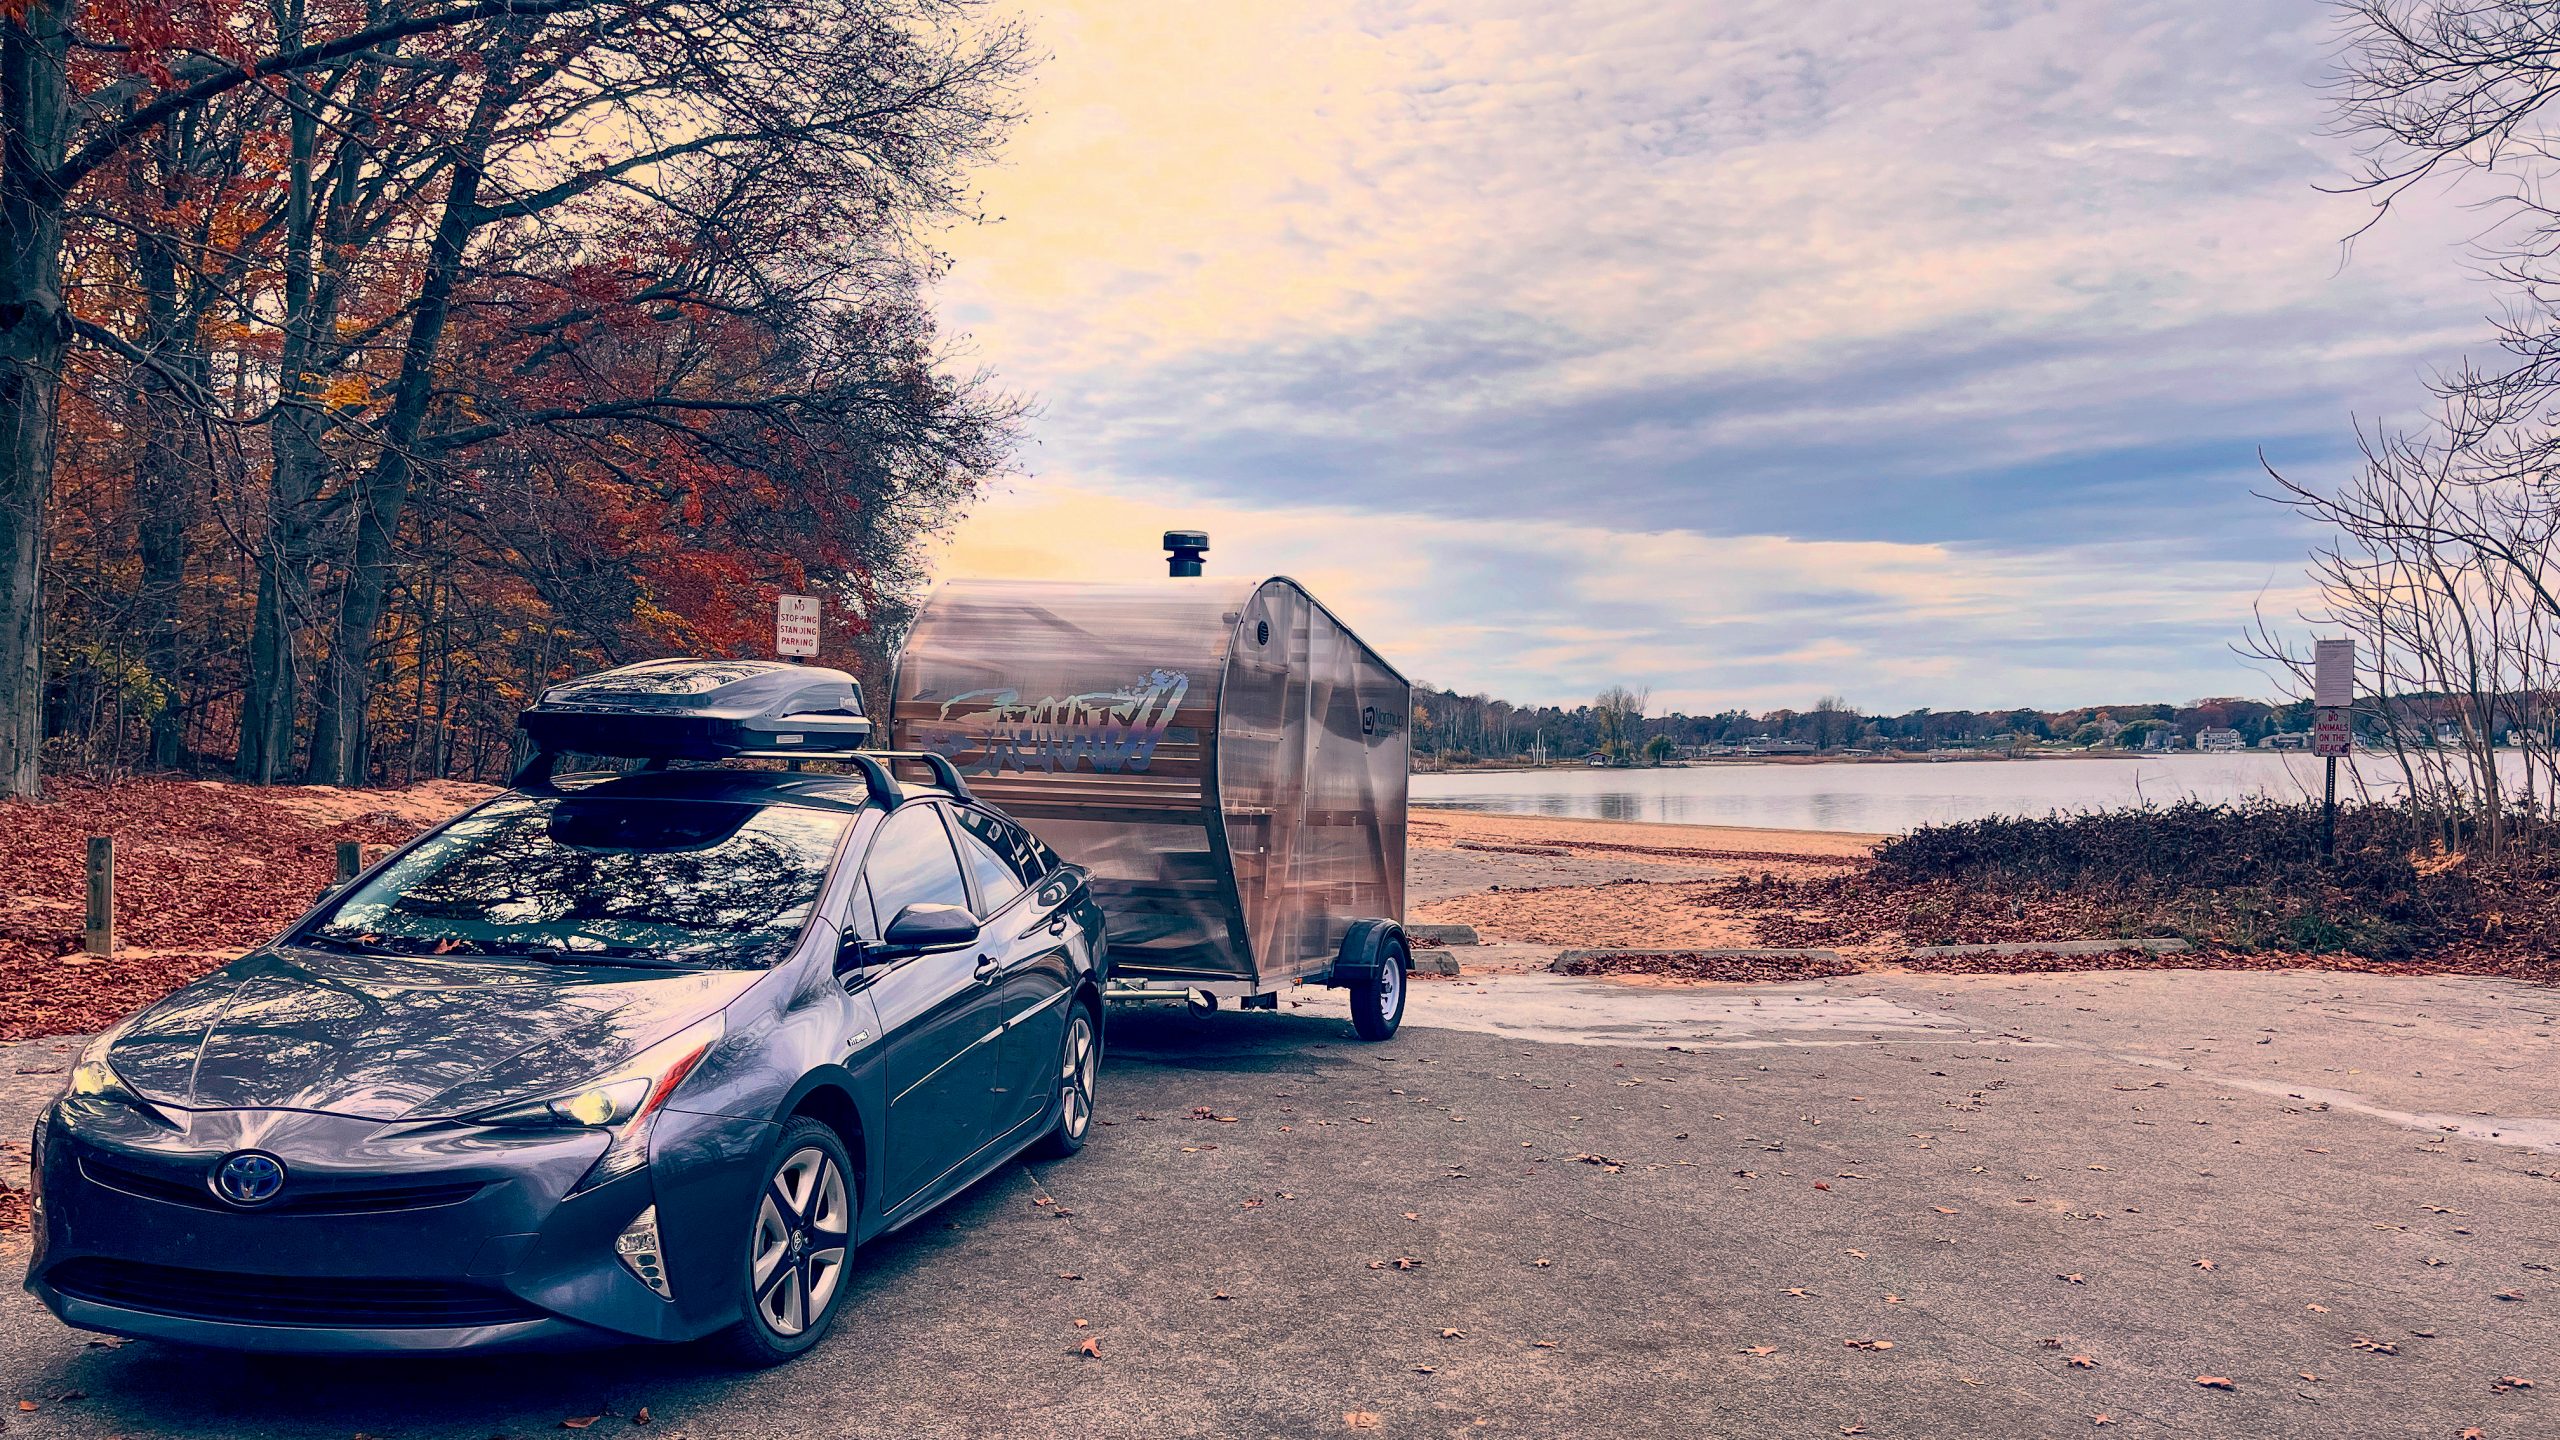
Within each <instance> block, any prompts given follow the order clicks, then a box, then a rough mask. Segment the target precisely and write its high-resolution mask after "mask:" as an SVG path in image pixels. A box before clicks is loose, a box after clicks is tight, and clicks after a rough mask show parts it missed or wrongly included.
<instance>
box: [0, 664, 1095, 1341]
mask: <svg viewBox="0 0 2560 1440" xmlns="http://www.w3.org/2000/svg"><path fill="white" fill-rule="evenodd" d="M860 708H861V707H860V691H859V688H858V687H856V686H855V685H854V684H853V682H852V680H851V678H850V677H848V676H845V675H843V674H841V673H840V672H835V671H828V670H822V669H814V668H811V667H802V666H789V665H776V664H765V663H758V662H703V661H658V662H651V663H649V664H646V665H640V666H631V667H625V668H624V669H622V670H616V671H607V672H605V673H603V674H601V675H596V676H589V677H586V678H585V679H583V680H581V681H575V682H571V683H570V684H568V685H564V686H561V687H556V688H555V689H554V690H552V691H551V692H550V693H549V694H547V695H546V696H545V697H544V699H543V703H542V704H541V705H539V706H537V707H536V708H535V710H533V711H529V712H528V713H527V716H526V728H527V730H528V731H529V732H530V733H531V734H532V736H533V739H534V742H535V744H536V746H537V747H538V753H537V754H536V758H535V760H534V762H533V763H532V764H530V765H528V766H527V767H526V769H525V771H524V773H522V774H520V775H519V776H518V778H517V781H516V783H515V785H514V786H513V787H511V788H510V789H509V790H508V791H507V792H506V793H505V794H503V795H501V796H499V797H498V798H496V799H493V800H491V801H489V802H488V803H486V804H483V805H481V806H480V807H478V808H477V809H474V810H472V811H470V812H468V813H467V814H464V815H462V816H460V817H459V818H457V819H455V820H453V821H451V822H449V823H447V824H445V825H444V826H442V827H440V828H438V829H436V830H434V831H432V832H430V833H429V834H427V835H425V836H423V837H421V838H420V839H418V840H417V841H415V842H413V843H412V844H410V845H409V846H407V847H405V848H404V849H402V850H400V851H398V852H396V853H394V854H393V855H391V856H390V857H388V858H386V859H385V860H384V861H382V862H381V863H380V864H378V865H376V866H375V867H373V869H371V870H370V871H369V872H367V873H366V874H364V875H362V876H360V877H358V878H357V879H356V880H354V881H352V882H351V883H349V884H348V885H346V886H345V887H344V888H343V889H341V890H340V891H339V892H338V893H336V894H334V895H332V896H330V897H328V898H327V899H326V900H325V901H324V902H323V903H322V904H321V905H320V906H319V907H318V908H317V909H315V910H314V911H312V913H311V914H310V915H308V916H306V917H305V918H304V919H303V920H302V921H301V922H300V923H298V924H297V925H295V926H294V927H293V929H292V930H291V931H289V932H288V933H286V934H285V935H284V936H282V937H281V938H279V939H278V940H276V941H275V942H274V943H272V944H270V945H268V946H266V947H264V948H262V949H260V950H258V951H256V952H254V953H252V954H250V955H248V956H246V957H245V958H243V959H241V960H239V961H237V962H235V963H233V964H231V965H229V966H227V967H225V968H224V969H222V970H221V971H219V972H217V973H215V974H213V975H210V976H207V977H206V978H204V979H202V980H199V981H197V982H196V983H194V984H192V985H189V986H187V987H186V988H184V989H182V990H179V991H178V992H177V993H175V994H173V995H171V996H169V997H168V998H167V999H165V1000H162V1001H160V1002H159V1003H158V1004H156V1005H153V1006H151V1007H150V1008H149V1009H147V1010H144V1011H143V1012H142V1013H140V1014H138V1015H136V1016H134V1017H133V1018H131V1019H129V1020H127V1021H125V1022H124V1023H122V1024H120V1025H118V1026H116V1027H115V1028H114V1029H112V1030H110V1031H108V1032H107V1033H105V1034H103V1035H101V1036H99V1037H98V1038H97V1039H96V1040H95V1041H94V1042H92V1043H91V1044H90V1045H89V1046H88V1047H87V1049H86V1050H85V1052H84V1053H83V1054H82V1055H81V1056H80V1059H79V1061H78V1064H77V1065H76V1067H75V1068H74V1069H73V1071H72V1073H71V1079H70V1084H69V1087H68V1088H67V1090H66V1091H65V1093H64V1094H63V1095H62V1097H61V1098H60V1099H59V1100H57V1101H56V1102H55V1103H54V1104H53V1106H52V1107H51V1108H50V1109H49V1110H48V1111H47V1112H46V1113H45V1115H44V1116H43V1118H42V1119H41V1120H40V1121H39V1122H38V1124H37V1128H36V1137H35V1145H36V1153H35V1171H36V1176H37V1182H38V1183H37V1189H36V1196H35V1209H36V1224H35V1231H36V1251H35V1256H34V1260H33V1263H32V1264H31V1265H30V1266H29V1269H28V1274H27V1284H28V1287H29V1288H30V1289H32V1290H33V1291H34V1292H35V1293H36V1294H37V1295H39V1296H40V1297H42V1298H43V1300H44V1301H45V1303H46V1304H48V1305H49V1306H51V1307H52V1308H53V1311H54V1313H56V1314H57V1315H59V1316H61V1317H62V1318H63V1319H64V1320H65V1321H67V1322H69V1323H70V1324H73V1325H76V1326H80V1327H82V1328H85V1329H90V1330H101V1331H108V1332H112V1333H116V1334H122V1335H135V1336H146V1337H156V1338H162V1339H169V1340H177V1341H184V1342H189V1343H193V1344H200V1345H211V1346H223V1347H231V1348H238V1349H251V1350H272V1351H300V1352H312V1353H325V1352H339V1353H344V1352H422V1351H445V1350H462V1349H480V1348H494V1347H509V1346H535V1345H545V1344H562V1343H577V1342H581V1341H598V1340H605V1341H611V1340H653V1341H681V1340H690V1339H695V1338H697V1337H703V1336H711V1335H718V1336H721V1337H722V1338H723V1340H724V1341H725V1343H727V1344H728V1345H730V1346H731V1347H733V1348H734V1350H735V1351H736V1352H737V1353H738V1355H739V1356H740V1357H742V1358H743V1359H745V1360H747V1361H749V1362H751V1363H766V1364H769V1363H774V1362H778V1361H781V1360H785V1359H788V1358H790V1357H791V1356H793V1355H795V1354H798V1353H799V1352H801V1351H803V1350H805V1349H807V1348H808V1347H809V1346H810V1345H812V1344H814V1343H815V1342H816V1341H817V1339H818V1338H819V1336H820V1335H821V1334H823V1333H824V1332H825V1330H826V1328H827V1326H828V1324H829V1323H830V1322H831V1321H832V1320H833V1319H834V1317H835V1314H836V1311H837V1309H838V1308H839V1307H840V1306H841V1304H842V1303H843V1300H844V1297H845V1294H846V1291H847V1284H846V1277H847V1274H848V1270H847V1267H848V1266H849V1265H850V1263H851V1261H852V1257H853V1254H854V1250H855V1247H856V1246H858V1245H859V1244H861V1242H862V1241H863V1240H865V1239H867V1238H869V1237H871V1236H873V1235H877V1234H879V1233H881V1232H883V1231H885V1230H890V1229H894V1228H897V1227H898V1226H900V1225H903V1224H905V1223H907V1222H909V1221H911V1220H913V1219H915V1218H917V1217H918V1216H920V1215H922V1214H924V1213H925V1212H927V1211H928V1210H930V1209H932V1208H933V1207H934V1206H935V1205H937V1204H938V1203H940V1202H941V1201H942V1200H944V1199H946V1198H948V1197H949V1196H951V1195H952V1194H954V1193H956V1192H957V1191H959V1190H961V1189H963V1188H964V1187H966V1186H967V1185H969V1184H970V1183H971V1182H972V1181H974V1180H976V1179H977V1178H979V1177H980V1176H982V1175H984V1174H986V1173H987V1172H988V1171H990V1170H992V1169H994V1168H995V1167H996V1166H998V1165H1000V1164H1002V1163H1003V1162H1004V1161H1005V1160H1007V1159H1008V1158H1010V1157H1012V1156H1014V1155H1015V1154H1017V1153H1020V1152H1022V1151H1023V1150H1025V1149H1027V1148H1032V1147H1040V1148H1042V1149H1043V1150H1045V1152H1046V1153H1047V1154H1050V1155H1053V1156H1063V1155H1067V1154H1072V1153H1073V1152H1074V1151H1076V1150H1077V1149H1079V1148H1080V1147H1081V1146H1082V1145H1083V1143H1084V1140H1085V1135H1086V1131H1087V1127H1088V1126H1089V1125H1090V1124H1091V1122H1092V1117H1093V1094H1094V1080H1095V1071H1096V1066H1097V1064H1098V1061H1099V1059H1100V1054H1101V1041H1102V1002H1101V996H1102V986H1103V981H1104V967H1105V965H1106V956H1105V952H1104V940H1103V919H1102V915H1101V913H1100V911H1099V910H1098V909H1097V908H1096V906H1095V904H1094V902H1093V900H1092V898H1091V895H1090V893H1089V890H1088V887H1087V883H1086V876H1085V873H1084V871H1083V870H1081V869H1080V868H1078V867H1077V866H1075V865H1072V864H1068V863H1065V862H1063V861H1062V860H1061V859H1060V858H1059V857H1058V856H1057V855H1056V854H1055V853H1054V852H1052V851H1051V850H1050V849H1049V848H1048V847H1047V846H1045V845H1043V844H1042V843H1041V842H1040V841H1039V840H1038V839H1036V838H1034V837H1033V836H1031V835H1030V834H1029V833H1028V832H1026V831H1025V830H1024V829H1023V828H1022V827H1021V826H1019V825H1017V824H1015V823H1014V822H1013V821H1011V820H1009V819H1008V818H1006V817H1005V816H1004V815H1002V814H999V813H997V812H996V811H994V810H992V809H990V808H988V807H986V806H984V805H981V804H979V803H977V802H976V801H975V800H974V799H973V798H972V797H971V796H970V794H969V792H968V789H967V787H966V785H965V784H964V783H963V782H962V780H961V778H960V777H959V776H958V775H957V774H956V773H954V772H953V771H952V770H951V769H950V767H949V766H948V764H947V763H945V762H942V761H940V760H939V759H937V758H933V757H896V756H890V755H885V754H883V753H881V752H876V751H864V750H861V749H859V748H858V746H859V742H860V738H861V736H862V735H863V734H865V733H867V730H868V725H867V722H864V721H862V720H861V719H860V718H859V717H860ZM561 752H576V753H594V754H601V755H619V756H636V757H642V758H645V759H646V760H647V762H648V764H647V768H644V769H639V770H626V771H619V772H612V773H601V774H587V775H569V776H559V777H555V776H554V775H553V773H552V772H553V769H554V761H555V757H556V755H557V754H559V753H561ZM774 756H781V757H788V758H789V759H790V760H792V762H793V763H792V765H791V768H789V769H782V768H778V767H770V766H769V767H768V768H754V767H753V766H750V765H740V764H736V763H714V764H711V765H708V766H705V765H701V764H699V763H696V762H701V761H705V760H709V761H713V762H734V761H736V760H738V759H741V758H747V759H753V758H758V757H774ZM804 757H820V758H825V759H832V760H834V761H835V762H837V765H836V767H835V769H834V770H830V771H828V772H827V773H821V771H820V770H818V769H812V768H808V767H806V766H804V765H803V764H801V763H799V762H800V761H801V760H802V759H803V758H804ZM918 767H921V768H929V769H930V770H931V771H932V772H933V777H934V778H933V779H932V780H930V781H927V780H919V779H908V778H900V777H899V776H897V775H894V774H893V773H892V771H893V770H894V769H899V768H918ZM839 771H840V772H841V773H837V772H839Z"/></svg>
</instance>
